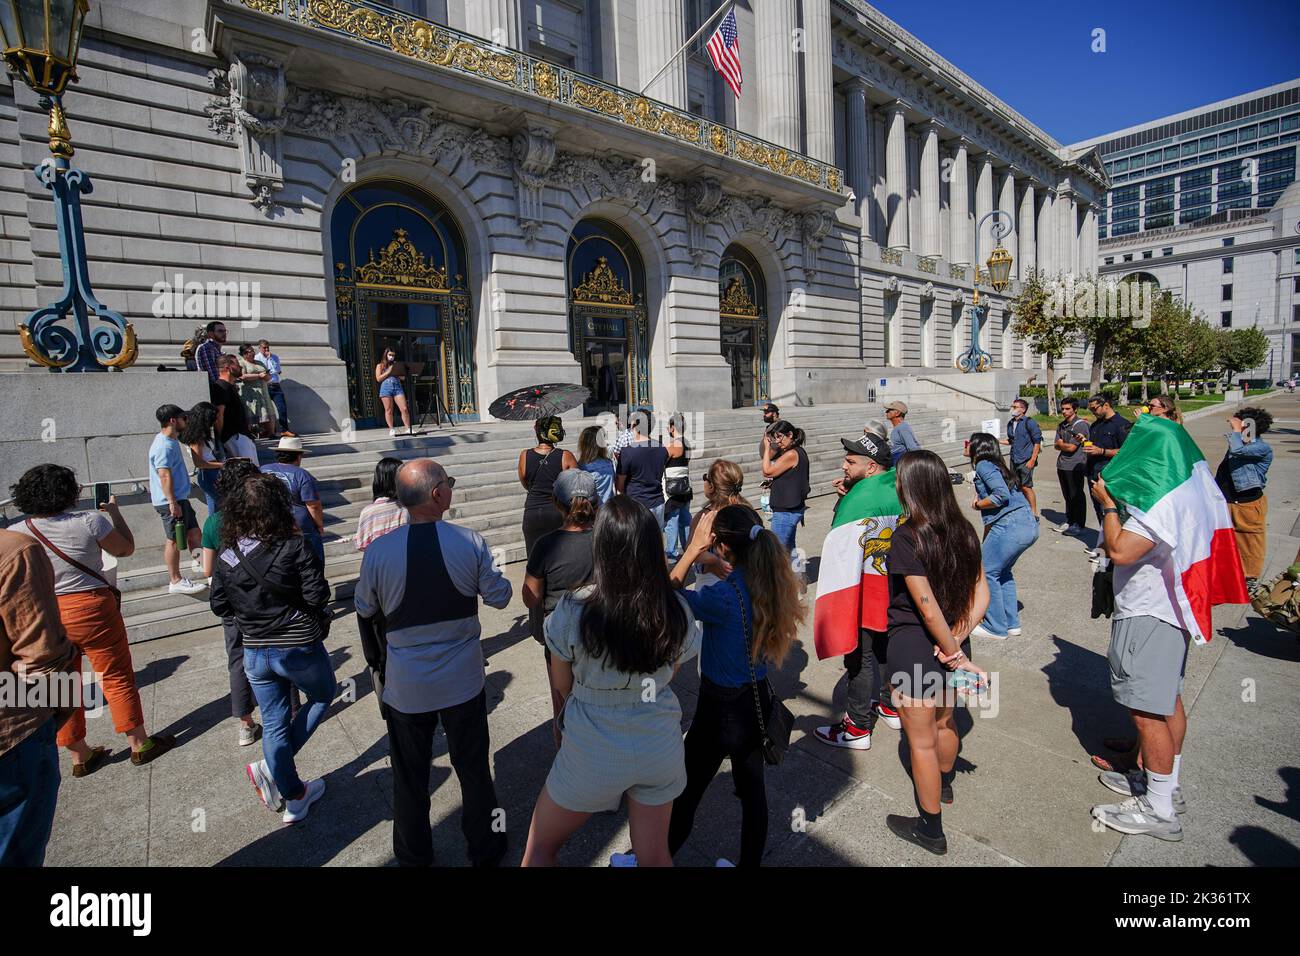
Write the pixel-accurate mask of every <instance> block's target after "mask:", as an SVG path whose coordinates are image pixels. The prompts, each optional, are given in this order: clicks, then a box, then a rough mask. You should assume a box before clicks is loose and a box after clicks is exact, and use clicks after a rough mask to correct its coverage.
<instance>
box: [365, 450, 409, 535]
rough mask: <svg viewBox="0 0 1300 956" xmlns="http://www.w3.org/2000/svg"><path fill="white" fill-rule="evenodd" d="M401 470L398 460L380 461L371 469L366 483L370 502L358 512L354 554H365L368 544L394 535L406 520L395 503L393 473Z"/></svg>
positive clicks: (404, 511)
mask: <svg viewBox="0 0 1300 956" xmlns="http://www.w3.org/2000/svg"><path fill="white" fill-rule="evenodd" d="M401 467H402V460H401V459H400V458H381V459H379V464H377V465H375V476H374V478H373V479H372V480H371V482H370V493H371V495H372V497H373V498H374V500H373V501H372V502H371V503H370V504H368V505H366V506H365V507H364V508H362V509H361V514H360V516H359V517H358V518H357V536H356V539H355V541H356V546H357V550H358V551H364V550H366V548H368V547H370V542H371V541H374V540H375V539H376V538H378V537H381V536H382V535H386V534H388V532H390V531H395V530H396V529H398V528H400V527H402V525H404V524H406V523H407V521H409V520H410V515H408V514H407V512H406V509H405V508H403V507H402V506H401V504H400V503H398V501H397V470H398V469H399V468H401Z"/></svg>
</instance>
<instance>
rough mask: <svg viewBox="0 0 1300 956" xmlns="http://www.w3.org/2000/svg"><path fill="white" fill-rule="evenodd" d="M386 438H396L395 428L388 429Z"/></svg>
mask: <svg viewBox="0 0 1300 956" xmlns="http://www.w3.org/2000/svg"><path fill="white" fill-rule="evenodd" d="M388 437H389V438H396V437H397V429H396V428H390V429H388Z"/></svg>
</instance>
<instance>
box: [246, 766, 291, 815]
mask: <svg viewBox="0 0 1300 956" xmlns="http://www.w3.org/2000/svg"><path fill="white" fill-rule="evenodd" d="M244 772H245V773H247V774H248V782H249V783H251V784H252V785H253V789H254V790H256V791H257V799H259V800H261V801H262V803H264V804H265V805H266V809H268V810H271V811H273V812H275V813H279V812H280V811H281V810H283V809H284V797H282V796H280V790H279V788H278V787H276V785H275V780H274V779H273V778H272V777H271V768H270V767H268V766H267V765H266V761H265V760H258V761H256V762H254V763H250V764H246V765H245V767H244Z"/></svg>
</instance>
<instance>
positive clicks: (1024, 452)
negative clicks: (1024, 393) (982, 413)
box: [1002, 398, 1043, 521]
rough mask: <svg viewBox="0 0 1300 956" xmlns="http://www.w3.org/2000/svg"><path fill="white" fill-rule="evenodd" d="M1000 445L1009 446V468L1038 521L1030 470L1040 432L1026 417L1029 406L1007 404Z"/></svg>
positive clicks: (1039, 443)
mask: <svg viewBox="0 0 1300 956" xmlns="http://www.w3.org/2000/svg"><path fill="white" fill-rule="evenodd" d="M1002 444H1004V445H1010V446H1011V467H1012V468H1013V469H1015V472H1016V480H1017V481H1018V482H1020V490H1021V491H1023V492H1024V493H1025V500H1027V501H1028V502H1029V510H1030V511H1032V512H1033V513H1034V520H1035V521H1037V520H1038V495H1037V494H1035V493H1034V469H1035V468H1037V467H1038V453H1039V452H1041V451H1042V450H1043V430H1042V429H1041V428H1039V427H1038V422H1036V421H1034V420H1033V419H1032V418H1030V417H1029V403H1028V402H1027V401H1025V400H1024V399H1023V398H1017V399H1016V400H1015V401H1014V402H1012V403H1011V418H1010V420H1009V421H1008V422H1007V437H1006V438H1004V439H1002Z"/></svg>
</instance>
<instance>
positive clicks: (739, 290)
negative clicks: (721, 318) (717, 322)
mask: <svg viewBox="0 0 1300 956" xmlns="http://www.w3.org/2000/svg"><path fill="white" fill-rule="evenodd" d="M719 311H720V312H721V313H722V314H723V315H728V316H732V315H734V316H742V317H744V318H750V319H754V318H758V306H757V304H755V302H754V300H753V299H751V298H750V297H749V288H748V287H747V286H746V285H745V283H744V282H742V281H741V278H740V276H732V277H731V281H730V282H728V283H727V288H726V289H725V290H723V293H722V299H721V301H720V309H719Z"/></svg>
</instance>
